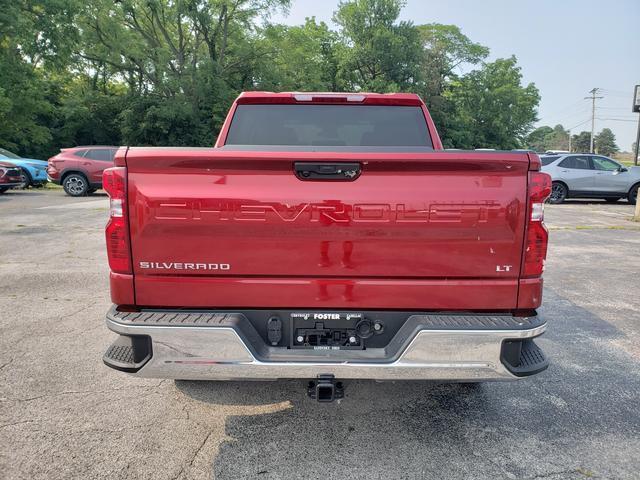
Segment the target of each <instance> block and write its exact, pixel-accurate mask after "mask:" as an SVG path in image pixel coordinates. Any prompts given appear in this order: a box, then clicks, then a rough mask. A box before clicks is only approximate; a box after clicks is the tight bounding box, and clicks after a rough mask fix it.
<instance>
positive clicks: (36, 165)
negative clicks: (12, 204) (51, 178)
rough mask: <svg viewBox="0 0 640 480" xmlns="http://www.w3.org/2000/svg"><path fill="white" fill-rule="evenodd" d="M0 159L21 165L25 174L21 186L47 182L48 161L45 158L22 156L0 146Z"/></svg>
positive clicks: (17, 165)
mask: <svg viewBox="0 0 640 480" xmlns="http://www.w3.org/2000/svg"><path fill="white" fill-rule="evenodd" d="M0 161H3V162H7V163H12V164H14V165H15V166H16V167H20V169H21V170H22V174H23V177H22V184H21V185H20V188H27V187H28V186H30V185H33V186H36V187H39V186H42V185H44V184H45V183H47V165H48V163H47V162H46V161H45V160H36V159H33V158H22V157H20V156H18V155H16V154H15V153H12V152H10V151H9V150H5V149H4V148H0Z"/></svg>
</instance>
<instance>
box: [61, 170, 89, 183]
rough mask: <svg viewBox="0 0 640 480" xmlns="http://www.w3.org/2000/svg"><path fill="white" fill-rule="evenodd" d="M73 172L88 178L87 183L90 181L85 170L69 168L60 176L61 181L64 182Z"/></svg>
mask: <svg viewBox="0 0 640 480" xmlns="http://www.w3.org/2000/svg"><path fill="white" fill-rule="evenodd" d="M73 173H75V174H76V175H82V176H83V177H84V179H85V180H87V183H88V182H89V180H88V179H87V175H86V174H85V173H84V172H82V171H80V170H68V171H66V172H64V173H63V174H62V177H60V183H64V181H65V179H66V178H67V177H68V176H69V175H71V174H73Z"/></svg>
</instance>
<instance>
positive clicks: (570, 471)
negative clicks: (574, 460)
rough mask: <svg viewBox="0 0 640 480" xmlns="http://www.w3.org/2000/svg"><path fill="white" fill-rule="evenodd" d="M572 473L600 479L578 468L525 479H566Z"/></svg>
mask: <svg viewBox="0 0 640 480" xmlns="http://www.w3.org/2000/svg"><path fill="white" fill-rule="evenodd" d="M572 473H573V474H575V473H577V474H580V475H582V476H583V477H584V478H598V477H597V476H596V474H595V473H593V472H591V471H589V470H586V469H584V468H581V467H578V468H570V469H568V470H556V471H553V472H547V473H541V474H539V475H534V476H533V477H524V480H537V479H540V478H550V477H556V476H561V478H564V475H569V474H572Z"/></svg>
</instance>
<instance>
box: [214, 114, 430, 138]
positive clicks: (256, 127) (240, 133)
mask: <svg viewBox="0 0 640 480" xmlns="http://www.w3.org/2000/svg"><path fill="white" fill-rule="evenodd" d="M225 143H226V145H282V146H305V147H307V146H325V147H367V146H380V147H396V146H397V147H428V148H433V143H432V141H431V137H430V136H429V131H428V130H427V122H426V120H425V117H424V114H423V113H422V109H421V108H420V107H405V106H378V105H238V107H237V109H236V111H235V114H234V116H233V120H232V122H231V126H230V127H229V133H228V135H227V140H226V142H225Z"/></svg>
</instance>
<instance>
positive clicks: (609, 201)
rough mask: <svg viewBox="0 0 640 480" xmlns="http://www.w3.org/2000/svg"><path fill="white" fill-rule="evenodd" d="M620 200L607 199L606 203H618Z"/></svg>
mask: <svg viewBox="0 0 640 480" xmlns="http://www.w3.org/2000/svg"><path fill="white" fill-rule="evenodd" d="M618 200H620V199H619V198H605V199H604V201H605V202H607V203H616V202H617V201H618Z"/></svg>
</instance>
